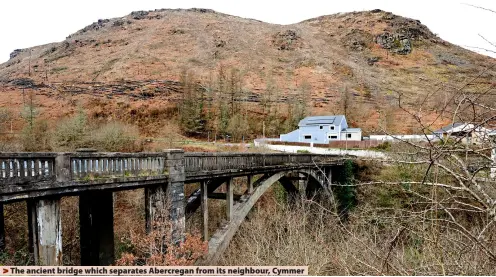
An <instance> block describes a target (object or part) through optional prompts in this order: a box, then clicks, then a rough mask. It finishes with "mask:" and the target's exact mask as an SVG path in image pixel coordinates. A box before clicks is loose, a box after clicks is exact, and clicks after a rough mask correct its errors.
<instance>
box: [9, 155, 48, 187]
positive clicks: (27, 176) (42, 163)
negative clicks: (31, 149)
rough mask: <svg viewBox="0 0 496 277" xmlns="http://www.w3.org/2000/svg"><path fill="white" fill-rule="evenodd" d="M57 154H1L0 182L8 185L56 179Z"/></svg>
mask: <svg viewBox="0 0 496 277" xmlns="http://www.w3.org/2000/svg"><path fill="white" fill-rule="evenodd" d="M56 156H57V154H55V153H0V181H1V183H6V184H16V183H26V182H39V181H45V180H47V181H48V180H53V179H54V178H55V171H54V166H55V157H56Z"/></svg>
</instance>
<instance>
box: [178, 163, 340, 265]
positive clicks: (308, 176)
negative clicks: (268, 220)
mask: <svg viewBox="0 0 496 277" xmlns="http://www.w3.org/2000/svg"><path fill="white" fill-rule="evenodd" d="M332 171H334V175H337V172H336V171H337V170H336V169H334V170H332V169H331V167H327V168H321V167H316V168H313V169H309V168H303V169H296V170H284V171H276V172H266V173H264V174H261V175H260V177H259V178H258V179H257V180H256V181H255V182H252V179H253V176H252V175H247V177H248V178H247V181H246V190H245V192H244V193H243V194H242V195H234V194H233V189H232V186H233V185H232V184H233V180H232V178H230V177H219V178H214V179H210V180H208V181H207V180H206V181H203V182H202V183H201V185H200V188H199V189H197V190H195V191H194V192H193V193H191V195H190V196H189V197H188V201H187V204H186V218H189V217H190V216H191V215H192V214H193V213H194V212H195V211H197V210H198V209H199V208H201V216H202V222H203V226H202V227H203V228H202V229H203V230H202V235H203V238H204V240H208V255H207V257H205V258H204V260H202V261H201V263H203V264H205V265H212V264H215V263H216V262H217V261H218V260H219V258H220V257H221V256H222V254H223V253H224V251H225V250H226V249H227V247H228V246H229V243H230V241H231V240H232V238H233V237H234V235H235V234H236V232H237V230H238V229H239V227H240V225H241V224H242V223H243V221H244V219H245V218H246V216H247V215H248V213H249V212H250V211H251V209H252V208H253V206H254V205H255V203H256V202H257V201H258V200H259V199H260V197H261V196H262V195H263V194H265V193H266V192H267V191H268V190H269V189H270V187H271V186H272V185H274V184H276V183H279V184H281V186H282V187H283V188H284V189H285V190H286V192H287V193H288V199H293V198H294V197H301V196H305V197H313V196H315V194H316V193H321V194H324V195H325V196H328V197H330V196H331V195H332V193H331V184H332V183H331V182H332V176H333V175H332ZM223 184H226V189H225V190H226V192H225V193H215V191H216V190H218V189H219V188H220V187H221V186H222V185H223ZM209 198H214V199H224V200H225V201H226V213H227V214H226V219H227V220H226V221H225V223H224V224H223V225H222V226H221V227H220V228H218V229H217V231H215V232H214V234H213V235H212V236H211V237H210V238H209V234H208V199H209Z"/></svg>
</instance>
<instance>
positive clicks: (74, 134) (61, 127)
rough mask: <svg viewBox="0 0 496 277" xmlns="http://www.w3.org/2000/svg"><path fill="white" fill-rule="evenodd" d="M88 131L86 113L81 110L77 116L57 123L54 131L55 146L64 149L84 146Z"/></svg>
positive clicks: (53, 141) (53, 140)
mask: <svg viewBox="0 0 496 277" xmlns="http://www.w3.org/2000/svg"><path fill="white" fill-rule="evenodd" d="M87 133H88V124H87V118H86V114H85V113H84V112H83V111H82V110H80V111H79V112H78V114H77V115H76V116H75V117H72V118H68V119H65V120H63V121H62V122H60V123H59V124H58V125H57V127H56V128H55V131H54V133H53V139H52V144H53V147H54V148H56V149H59V148H62V149H63V150H74V149H76V148H80V147H84V146H86V145H85V141H86V136H87Z"/></svg>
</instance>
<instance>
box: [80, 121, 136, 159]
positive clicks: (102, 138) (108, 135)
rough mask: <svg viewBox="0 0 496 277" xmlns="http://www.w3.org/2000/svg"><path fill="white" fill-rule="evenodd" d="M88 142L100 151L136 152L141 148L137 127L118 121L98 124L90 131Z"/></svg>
mask: <svg viewBox="0 0 496 277" xmlns="http://www.w3.org/2000/svg"><path fill="white" fill-rule="evenodd" d="M88 144H89V146H91V147H93V148H95V149H98V150H100V151H111V152H136V151H141V150H142V149H141V148H142V147H141V144H140V143H139V132H138V129H137V128H136V127H135V126H131V125H127V124H124V123H120V122H110V123H106V124H104V125H102V126H100V128H98V129H96V130H95V131H93V132H92V135H91V137H90V138H89V143H88Z"/></svg>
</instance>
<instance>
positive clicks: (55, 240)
mask: <svg viewBox="0 0 496 277" xmlns="http://www.w3.org/2000/svg"><path fill="white" fill-rule="evenodd" d="M29 212H30V213H31V216H30V217H29V218H30V219H31V220H30V222H29V223H28V224H29V225H30V228H31V230H32V245H33V252H34V261H35V263H36V264H37V265H41V266H57V265H62V223H61V216H60V198H50V199H40V200H34V201H33V204H32V205H31V206H30V211H29Z"/></svg>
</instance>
